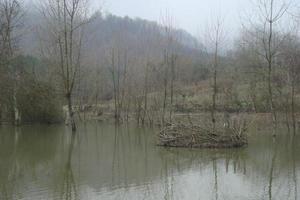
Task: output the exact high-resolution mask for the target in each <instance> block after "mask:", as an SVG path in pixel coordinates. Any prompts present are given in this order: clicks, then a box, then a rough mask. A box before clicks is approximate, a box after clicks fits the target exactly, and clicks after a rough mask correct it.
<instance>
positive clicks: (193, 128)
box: [158, 123, 248, 149]
mask: <svg viewBox="0 0 300 200" xmlns="http://www.w3.org/2000/svg"><path fill="white" fill-rule="evenodd" d="M246 130H247V128H246V124H245V123H244V124H243V125H239V126H233V127H217V128H216V127H215V128H203V127H202V126H199V125H191V124H189V125H186V124H172V125H167V126H165V127H164V128H163V129H162V130H161V131H160V132H159V135H158V138H159V139H158V140H159V141H158V145H159V146H164V147H181V148H210V149H221V148H240V147H244V146H246V145H247V144H248V140H247V135H246Z"/></svg>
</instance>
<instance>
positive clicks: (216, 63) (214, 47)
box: [204, 17, 224, 128]
mask: <svg viewBox="0 0 300 200" xmlns="http://www.w3.org/2000/svg"><path fill="white" fill-rule="evenodd" d="M204 37H205V38H204V39H205V40H206V41H207V42H206V45H207V46H206V49H207V54H211V56H212V61H211V64H212V67H213V84H212V89H213V92H212V105H211V120H212V123H213V128H215V126H216V110H217V103H216V102H217V96H218V70H219V67H220V53H221V48H222V45H224V27H223V21H222V19H221V17H217V18H216V20H215V21H213V22H212V23H211V24H210V25H209V26H208V28H207V30H206V33H205V36H204Z"/></svg>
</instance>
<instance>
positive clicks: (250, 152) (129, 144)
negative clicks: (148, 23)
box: [0, 123, 300, 200]
mask: <svg viewBox="0 0 300 200" xmlns="http://www.w3.org/2000/svg"><path fill="white" fill-rule="evenodd" d="M252 132H253V133H252V136H251V137H250V144H249V146H248V147H247V148H243V149H238V150H200V149H198V150H190V149H165V148H161V147H157V146H155V137H154V131H153V130H151V129H142V128H136V127H134V126H121V127H116V126H114V125H109V124H104V123H89V124H86V125H81V126H80V128H79V131H78V134H77V135H72V134H71V133H70V132H69V131H68V129H67V128H65V127H64V126H50V127H47V126H27V127H26V126H25V127H22V128H14V127H1V128H0V199H1V200H6V199H7V200H15V199H16V200H17V199H18V200H19V199H22V200H23V199H24V200H36V199H37V200H39V199H43V200H44V199H46V200H47V199H49V200H52V199H55V200H56V199H57V200H61V199H66V200H75V199H79V200H93V199H101V200H102V199H104V200H106V199H108V200H110V199H112V200H123V199H124V200H143V199H145V200H148V199H150V200H152V199H153V200H160V199H162V200H164V199H166V200H173V199H174V200H194V199H195V200H210V199H213V200H217V199H219V200H235V199H236V200H243V199H245V200H247V199H249V200H260V199H274V200H275V199H278V200H289V199H291V200H296V199H298V197H299V198H300V188H299V186H298V182H299V177H300V154H299V153H300V145H299V144H300V139H299V138H298V137H297V138H296V139H295V140H294V142H292V140H291V137H287V136H286V133H282V134H281V135H280V136H279V137H278V138H277V140H276V142H274V141H273V140H272V138H271V137H270V136H269V134H265V133H264V132H265V131H259V132H257V131H256V130H255V131H252Z"/></svg>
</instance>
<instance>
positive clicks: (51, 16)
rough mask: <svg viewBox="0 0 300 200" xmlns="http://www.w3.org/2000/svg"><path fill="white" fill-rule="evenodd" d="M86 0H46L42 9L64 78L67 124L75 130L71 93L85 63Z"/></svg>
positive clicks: (60, 71)
mask: <svg viewBox="0 0 300 200" xmlns="http://www.w3.org/2000/svg"><path fill="white" fill-rule="evenodd" d="M87 5H88V2H87V0H47V2H46V3H45V4H44V5H43V8H42V13H43V15H44V17H45V19H46V21H47V24H48V29H47V31H48V32H49V33H50V37H51V39H52V43H51V44H50V46H54V48H53V49H52V55H53V58H54V59H55V60H56V65H57V66H58V68H59V73H60V75H61V78H62V82H61V83H62V86H63V89H64V96H65V98H66V101H67V117H66V124H68V125H71V127H72V130H73V131H76V124H75V119H74V110H73V103H72V94H73V89H74V85H75V83H76V81H77V75H78V72H79V70H80V67H81V65H82V62H81V57H82V40H83V33H84V28H85V24H86V23H88V22H89V20H90V18H89V17H88V8H87Z"/></svg>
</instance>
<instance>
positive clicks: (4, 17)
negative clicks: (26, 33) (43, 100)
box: [0, 0, 23, 125]
mask: <svg viewBox="0 0 300 200" xmlns="http://www.w3.org/2000/svg"><path fill="white" fill-rule="evenodd" d="M22 16H23V12H22V6H21V2H20V1H18V0H1V1H0V31H1V32H0V34H1V35H0V37H1V59H2V64H3V65H4V66H5V67H6V69H7V71H8V72H9V74H10V75H9V76H10V77H11V78H12V81H13V86H12V90H13V92H12V94H13V110H14V124H15V125H20V123H21V113H20V110H19V107H18V99H17V90H18V77H19V73H18V70H17V69H16V67H13V66H12V60H13V59H14V57H15V56H16V53H17V46H18V45H17V36H18V29H19V27H20V26H21V23H22V22H21V18H22Z"/></svg>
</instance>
